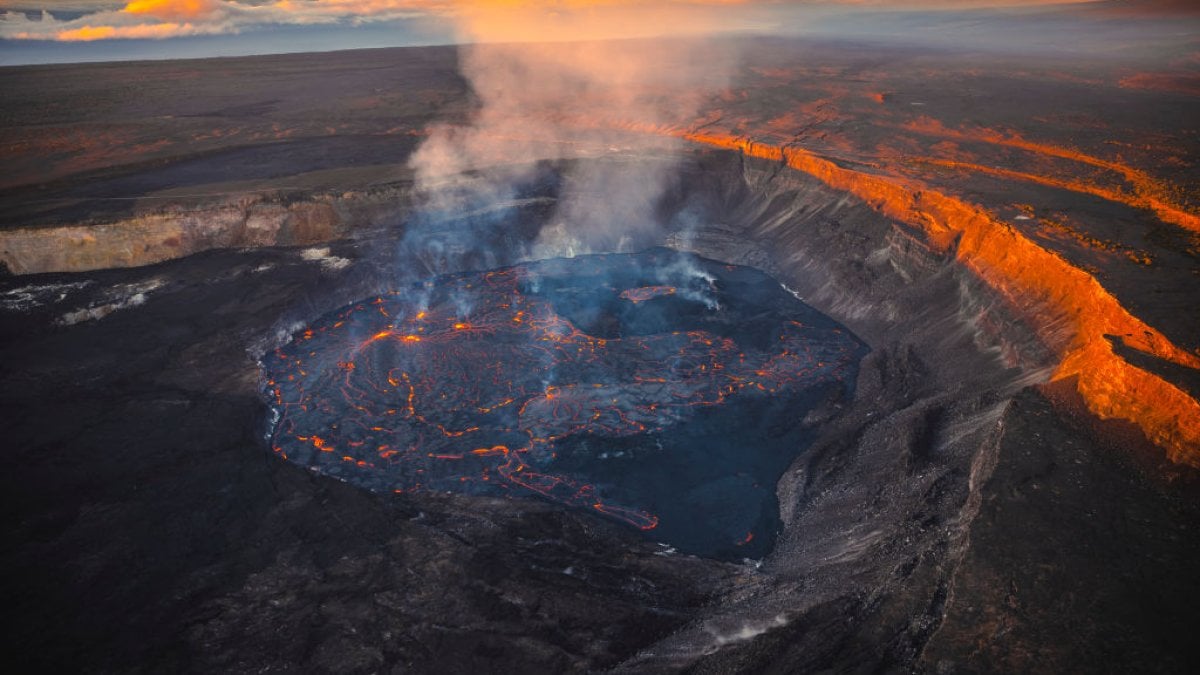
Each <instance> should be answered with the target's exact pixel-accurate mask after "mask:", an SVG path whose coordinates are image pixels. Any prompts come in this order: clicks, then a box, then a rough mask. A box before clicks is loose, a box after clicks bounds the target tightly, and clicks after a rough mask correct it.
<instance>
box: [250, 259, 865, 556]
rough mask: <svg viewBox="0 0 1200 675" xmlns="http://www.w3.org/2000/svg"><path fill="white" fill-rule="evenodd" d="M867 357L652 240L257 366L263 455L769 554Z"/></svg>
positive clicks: (407, 308)
mask: <svg viewBox="0 0 1200 675" xmlns="http://www.w3.org/2000/svg"><path fill="white" fill-rule="evenodd" d="M864 351H865V348H864V346H863V344H862V343H861V342H860V341H858V340H857V339H856V338H854V337H853V336H852V335H851V334H850V333H849V331H848V330H846V329H845V328H843V327H841V326H840V325H838V324H836V323H835V322H833V321H832V320H831V319H829V318H827V317H825V316H824V315H822V314H820V313H819V312H817V311H816V310H814V309H812V308H810V307H808V306H807V305H805V304H804V303H802V302H800V301H799V300H797V299H796V298H795V297H793V296H792V295H791V294H790V293H789V292H787V291H786V290H785V289H784V288H783V287H782V286H781V285H780V284H779V283H778V282H776V281H774V280H772V279H771V278H769V277H768V276H766V275H764V274H762V273H761V272H758V271H756V270H753V269H751V268H746V267H737V266H733V265H724V264H719V263H716V262H713V261H709V260H705V259H702V258H699V257H696V256H692V255H687V254H681V253H677V252H674V251H671V250H668V249H659V250H656V251H652V252H647V253H642V254H624V255H592V256H585V257H579V258H573V259H552V260H543V261H538V262H532V263H526V264H522V265H518V266H515V267H507V268H503V269H498V270H493V271H489V272H475V273H459V274H453V275H447V276H441V277H437V278H435V279H431V280H428V281H424V282H418V283H416V284H413V285H411V286H409V287H407V288H404V289H402V290H397V291H393V292H391V293H389V294H387V295H386V296H385V295H380V296H377V297H375V298H373V299H367V300H364V301H362V302H359V303H355V304H352V305H350V306H349V307H346V308H343V309H340V310H338V311H335V312H333V313H331V314H328V315H326V316H324V317H321V318H320V319H318V320H317V321H315V322H314V323H312V324H311V325H310V326H308V327H306V328H304V329H303V330H302V331H300V332H299V333H298V334H297V335H295V336H294V338H293V341H292V342H290V343H289V344H287V345H285V346H283V347H281V348H279V349H277V350H275V351H274V352H273V353H272V354H269V355H267V356H266V357H265V358H264V366H263V367H264V372H265V376H266V377H267V392H268V397H269V399H270V403H271V406H272V416H271V419H272V424H271V429H270V433H269V437H270V443H271V447H272V448H273V449H274V451H275V452H276V453H278V454H280V455H282V456H283V457H285V458H286V459H288V460H290V461H293V462H296V463H299V464H301V465H303V466H307V467H310V468H311V469H313V470H315V471H318V472H320V473H323V474H327V475H332V476H336V477H338V478H341V479H343V480H346V481H348V482H350V483H352V484H355V485H359V486H362V487H366V488H368V489H373V490H382V491H393V492H396V493H402V492H413V491H422V490H438V491H450V492H464V493H469V494H506V493H511V494H514V495H526V496H530V495H532V496H538V497H542V498H545V499H548V500H550V501H552V502H558V503H561V504H565V505H570V506H576V507H583V508H587V509H593V510H594V511H595V512H598V513H601V514H604V515H605V516H607V517H610V518H613V519H616V520H618V521H621V522H624V523H627V524H629V525H632V526H634V527H636V528H639V529H641V530H645V531H647V533H648V534H649V536H651V537H652V538H654V539H657V540H659V541H661V542H663V543H664V544H667V545H670V546H672V547H674V548H677V549H678V550H680V551H683V552H687V553H696V554H701V555H709V556H715V557H720V558H733V559H737V558H741V557H750V558H761V557H762V556H763V555H764V554H765V553H766V552H767V551H768V550H769V547H770V545H771V544H772V543H773V542H774V540H775V536H776V533H777V529H778V527H779V517H778V504H777V502H776V498H775V493H774V486H775V484H776V483H777V482H778V480H779V476H780V475H781V474H782V473H783V471H784V470H785V469H786V468H787V466H788V465H790V464H791V463H792V462H793V461H794V460H795V459H796V457H797V456H798V454H799V453H800V451H801V450H802V449H803V448H804V447H805V446H806V445H807V443H808V442H810V441H811V440H812V437H813V430H812V429H810V428H807V426H806V425H805V424H804V423H803V420H804V417H805V414H806V413H807V412H808V411H809V410H811V409H813V408H815V407H817V406H819V405H830V404H832V403H835V402H837V401H839V400H841V399H843V398H848V397H849V395H850V394H851V391H852V385H853V381H854V377H855V374H856V371H857V365H858V361H859V359H860V357H861V355H862V353H863V352H864Z"/></svg>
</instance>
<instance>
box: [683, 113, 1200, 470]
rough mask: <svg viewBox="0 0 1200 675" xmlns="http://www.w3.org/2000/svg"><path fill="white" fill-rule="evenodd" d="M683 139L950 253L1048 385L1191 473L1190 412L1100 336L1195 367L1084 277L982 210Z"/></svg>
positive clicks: (792, 152)
mask: <svg viewBox="0 0 1200 675" xmlns="http://www.w3.org/2000/svg"><path fill="white" fill-rule="evenodd" d="M684 137H685V138H687V139H688V140H691V141H694V142H698V143H703V144H706V145H710V146H715V147H719V148H727V149H731V150H737V151H739V152H741V153H743V154H745V155H747V156H750V157H757V158H761V159H766V160H769V161H777V162H782V163H785V164H786V165H787V166H789V167H791V168H792V169H795V170H798V171H802V172H804V173H807V174H809V175H812V176H814V177H816V178H817V179H819V180H821V181H822V182H824V183H826V184H827V185H829V186H830V187H833V188H835V189H837V190H842V191H845V192H847V193H850V194H853V195H855V196H856V197H858V198H859V199H862V200H863V201H864V202H866V203H867V204H868V205H870V206H871V207H872V208H874V209H875V210H877V211H879V212H880V213H882V214H884V215H886V216H888V217H890V218H893V219H895V220H897V221H900V222H902V223H905V224H907V225H909V226H910V227H913V228H914V229H916V230H917V231H918V232H919V233H921V234H922V235H923V236H924V238H925V239H926V241H927V242H928V244H929V246H930V247H931V248H933V249H934V250H937V251H940V252H943V253H946V254H952V255H953V256H954V257H955V258H956V259H957V260H958V261H959V262H960V263H961V264H963V265H964V266H965V267H966V268H967V269H969V270H971V271H972V272H973V273H975V274H977V275H978V276H979V277H980V278H982V279H983V280H984V281H985V282H987V283H988V284H989V285H990V286H992V287H993V288H994V289H996V290H997V291H998V292H999V293H1000V294H1001V295H1002V296H1003V297H1005V298H1006V299H1007V300H1009V301H1010V302H1011V303H1012V304H1013V305H1014V306H1015V307H1016V308H1017V309H1018V310H1019V311H1021V312H1023V313H1024V314H1025V315H1026V316H1027V317H1028V318H1029V319H1030V321H1029V323H1030V325H1031V326H1032V327H1033V329H1034V330H1037V331H1040V332H1041V333H1042V335H1041V337H1042V338H1043V339H1044V340H1045V341H1046V342H1047V344H1049V345H1050V346H1051V347H1052V348H1053V349H1055V351H1056V352H1057V353H1058V354H1059V356H1060V362H1059V365H1058V367H1057V369H1056V371H1055V373H1054V379H1055V380H1064V379H1068V378H1074V379H1075V382H1076V386H1077V388H1078V391H1079V393H1080V394H1081V395H1082V397H1083V400H1084V401H1085V402H1086V404H1087V406H1088V408H1089V409H1090V410H1091V411H1092V412H1093V413H1094V414H1096V415H1097V416H1099V417H1100V418H1102V419H1114V418H1115V419H1124V420H1129V421H1131V422H1133V423H1135V424H1136V425H1138V426H1139V427H1140V428H1141V429H1142V431H1143V432H1144V433H1145V434H1146V436H1147V437H1148V438H1149V439H1150V440H1151V441H1153V442H1154V443H1156V444H1158V445H1159V446H1161V447H1163V448H1164V449H1165V450H1166V452H1167V455H1168V457H1169V458H1170V459H1171V460H1172V461H1175V462H1180V463H1186V464H1189V465H1192V466H1200V404H1198V403H1197V402H1196V401H1195V400H1194V399H1193V398H1191V397H1190V396H1189V395H1188V394H1187V393H1185V392H1184V391H1182V390H1181V389H1179V388H1178V387H1176V386H1175V385H1173V384H1171V383H1169V382H1167V381H1166V380H1164V379H1162V378H1160V377H1158V376H1157V375H1155V374H1153V373H1150V372H1147V371H1145V370H1142V369H1140V368H1137V367H1135V366H1133V365H1131V364H1130V363H1128V362H1127V361H1125V360H1124V359H1122V358H1121V357H1120V356H1119V355H1117V354H1116V353H1115V352H1114V351H1113V348H1112V345H1111V344H1110V342H1109V341H1108V340H1107V339H1106V338H1105V336H1106V335H1114V336H1119V337H1121V338H1123V339H1124V341H1125V343H1126V344H1127V345H1129V346H1131V347H1133V348H1135V349H1138V350H1140V351H1143V352H1146V353H1149V354H1152V355H1154V356H1156V357H1158V358H1160V359H1164V360H1167V361H1170V362H1172V363H1176V364H1180V365H1183V366H1186V367H1189V368H1200V357H1198V356H1197V355H1196V354H1192V353H1190V352H1188V351H1186V350H1184V349H1181V348H1180V347H1178V346H1176V345H1175V344H1173V343H1172V342H1171V341H1170V340H1169V339H1168V338H1167V337H1166V336H1164V335H1163V334H1162V333H1160V332H1159V331H1157V330H1155V329H1154V328H1153V327H1151V326H1149V325H1148V324H1146V323H1145V322H1143V321H1141V320H1139V319H1138V318H1137V317H1135V316H1133V315H1131V314H1130V313H1129V312H1128V311H1127V310H1126V309H1125V308H1124V307H1123V306H1122V305H1121V304H1120V302H1118V301H1117V299H1116V298H1115V297H1114V296H1113V295H1112V294H1111V293H1109V292H1108V291H1107V290H1105V289H1104V288H1103V287H1102V286H1101V285H1100V284H1099V283H1098V282H1097V281H1096V279H1095V278H1093V277H1092V276H1091V275H1089V274H1088V273H1087V272H1085V271H1084V270H1081V269H1079V268H1078V267H1075V266H1073V265H1071V264H1070V263H1068V262H1067V261H1066V260H1065V259H1063V258H1061V257H1060V256H1058V255H1057V254H1055V253H1053V252H1052V251H1049V250H1047V249H1045V248H1042V247H1040V246H1038V245H1037V244H1036V243H1034V242H1033V241H1031V240H1030V239H1028V238H1027V237H1025V236H1024V235H1022V234H1021V233H1019V232H1017V231H1016V230H1014V229H1013V228H1012V227H1010V226H1009V225H1007V224H1006V223H1004V222H1001V221H999V220H997V219H996V218H994V217H992V216H990V215H989V214H988V213H986V212H985V211H984V210H982V209H980V208H978V207H976V206H973V205H971V204H968V203H966V202H964V201H961V200H959V199H956V198H953V197H949V196H946V195H943V194H940V193H938V192H935V191H931V190H928V189H923V188H921V187H919V186H916V185H912V186H910V185H905V184H903V183H901V182H900V181H897V180H895V179H890V178H888V179H885V178H882V177H879V176H874V175H870V174H866V173H862V172H857V171H852V170H849V169H844V168H842V167H840V166H838V165H837V164H835V163H833V162H831V161H828V160H826V159H823V158H821V157H818V156H816V155H813V154H811V153H808V152H805V151H803V150H799V149H793V148H786V149H785V148H779V147H774V146H771V145H764V144H759V143H754V142H751V141H748V140H746V139H743V138H739V137H735V136H727V135H720V134H704V133H688V134H684ZM1064 323H1065V324H1066V325H1067V326H1068V327H1069V328H1070V338H1069V339H1067V340H1065V341H1064V340H1063V339H1061V338H1060V337H1059V336H1058V335H1057V334H1056V333H1057V331H1058V330H1059V327H1060V326H1061V325H1063V324H1064Z"/></svg>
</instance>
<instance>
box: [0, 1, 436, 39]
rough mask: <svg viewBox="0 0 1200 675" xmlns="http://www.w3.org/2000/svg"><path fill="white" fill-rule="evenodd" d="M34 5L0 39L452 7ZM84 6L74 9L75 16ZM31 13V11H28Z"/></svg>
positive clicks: (154, 32)
mask: <svg viewBox="0 0 1200 675" xmlns="http://www.w3.org/2000/svg"><path fill="white" fill-rule="evenodd" d="M29 4H40V5H41V6H42V7H41V8H42V12H41V15H40V16H35V17H34V18H31V17H30V16H28V15H27V14H26V12H19V11H12V10H10V11H7V12H4V13H0V38H3V39H10V40H58V41H63V42H78V41H90V40H111V39H162V38H169V37H176V36H181V35H203V34H209V35H211V34H219V33H238V32H241V31H243V30H249V29H254V28H261V27H268V26H294V25H319V24H334V23H365V22H372V21H390V20H395V19H399V18H406V17H412V16H420V15H426V14H446V13H448V12H450V11H452V10H453V5H455V4H457V3H449V2H439V1H437V0H362V1H357V2H356V1H353V0H276V1H274V2H270V1H268V2H259V3H253V4H252V3H250V2H238V1H236V0H130V1H129V2H127V3H126V4H125V5H123V6H119V8H114V7H111V6H109V7H105V6H103V5H97V6H96V9H95V11H91V12H87V11H85V12H84V13H83V14H82V15H81V16H77V17H75V18H70V19H59V18H57V17H55V16H54V14H53V13H52V10H54V9H58V8H60V6H58V5H55V4H54V3H29ZM85 6H86V5H81V4H80V3H76V4H73V5H71V8H72V9H74V10H76V11H78V10H79V9H81V8H82V7H85ZM36 8H37V7H36V6H35V7H34V9H36Z"/></svg>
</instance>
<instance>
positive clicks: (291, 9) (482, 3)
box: [0, 0, 1200, 65]
mask: <svg viewBox="0 0 1200 675" xmlns="http://www.w3.org/2000/svg"><path fill="white" fill-rule="evenodd" d="M1197 5H1200V2H1191V1H1189V0H1056V1H1054V2H1047V0H954V1H951V0H915V1H914V0H841V1H837V0H830V1H808V2H787V1H783V0H474V1H471V0H115V1H113V0H0V65H13V64H21V63H47V62H75V61H104V60H126V59H142V58H188V57H204V56H234V55H246V54H265V53H281V52H296V51H322V50H332V49H353V48H366V47H389V46H416V45H431V44H451V43H462V42H481V41H538V40H579V39H589V38H608V37H647V36H656V35H662V34H688V33H711V32H739V31H742V32H748V31H755V32H775V33H780V32H782V33H794V32H805V31H813V32H821V31H825V32H837V31H841V32H846V33H850V34H853V33H855V32H858V33H864V34H865V33H880V32H887V31H888V30H893V31H900V30H907V28H905V24H904V21H903V20H901V21H900V22H899V23H896V21H897V20H896V18H895V16H894V13H896V12H899V13H901V14H902V15H903V16H904V17H913V16H920V17H930V16H935V17H937V16H940V17H943V19H940V20H943V21H944V20H945V18H944V17H947V16H954V17H956V18H958V17H957V15H959V14H961V13H962V12H964V11H966V12H975V13H978V12H985V13H986V12H990V13H991V14H992V15H999V16H1011V15H1013V14H1014V13H1016V14H1017V15H1021V13H1026V14H1027V13H1030V12H1039V11H1046V10H1047V9H1048V8H1052V9H1054V10H1055V11H1075V12H1076V13H1079V10H1090V11H1093V13H1095V14H1096V15H1097V16H1100V15H1101V14H1103V13H1109V14H1113V13H1114V12H1115V13H1116V14H1122V15H1123V16H1128V15H1129V14H1130V13H1132V14H1134V15H1138V14H1147V13H1151V12H1154V11H1161V10H1163V9H1164V8H1165V9H1167V10H1171V9H1174V10H1181V9H1184V8H1188V7H1192V6H1197ZM1114 15H1115V14H1114ZM889 26H890V27H891V28H889ZM931 32H936V31H931Z"/></svg>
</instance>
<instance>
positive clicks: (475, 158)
mask: <svg viewBox="0 0 1200 675" xmlns="http://www.w3.org/2000/svg"><path fill="white" fill-rule="evenodd" d="M547 4H548V3H547ZM685 5H686V7H685ZM555 6H556V9H555V10H554V11H550V10H549V9H547V7H546V6H543V5H542V4H540V3H522V7H521V8H519V9H512V8H511V7H509V8H506V9H504V10H502V11H501V10H489V9H466V10H464V11H463V12H462V13H461V14H459V15H458V16H457V21H458V27H459V30H460V32H461V37H462V38H463V41H464V42H467V43H469V44H467V45H466V46H464V47H462V48H461V49H460V64H461V65H460V69H461V72H462V74H463V76H464V77H465V78H466V79H467V80H468V82H469V83H470V85H471V88H472V90H473V92H474V94H475V97H476V100H477V104H478V107H477V110H476V112H475V114H474V115H473V117H472V119H471V121H470V122H469V124H467V125H465V126H462V125H459V126H452V125H444V126H440V127H437V128H435V129H433V130H432V132H431V135H430V136H429V138H428V139H427V141H426V142H425V143H424V144H423V145H422V146H421V147H420V148H419V149H418V151H417V152H416V153H415V154H414V155H413V157H412V158H411V160H410V165H411V167H412V168H413V169H414V171H415V174H416V177H417V188H418V190H417V192H418V195H419V197H420V199H422V200H423V206H424V209H423V214H424V216H423V217H424V218H425V219H426V220H424V221H422V222H419V223H418V226H417V227H416V228H415V229H414V230H413V232H412V235H411V236H410V238H409V240H410V244H411V243H412V241H413V239H421V241H422V242H424V241H426V240H429V241H434V242H436V243H435V244H433V245H435V246H438V247H441V248H443V249H444V248H446V242H445V236H446V231H447V228H446V227H444V226H439V227H436V228H435V227H431V226H430V225H429V223H428V215H429V214H431V213H435V214H442V215H443V217H444V216H446V215H448V214H454V213H462V212H476V211H478V210H479V209H480V208H481V206H482V205H484V204H489V203H490V204H505V203H511V202H513V200H516V199H518V198H519V197H520V196H521V190H522V189H523V187H525V186H528V185H529V184H531V183H533V182H535V181H537V180H539V172H540V171H542V170H544V164H545V163H546V162H560V161H562V160H570V159H575V158H597V157H602V158H603V159H594V160H593V161H588V162H579V163H575V164H571V165H570V166H569V168H568V170H567V172H566V174H565V176H564V177H563V178H562V180H563V184H562V186H561V192H560V197H559V201H558V205H557V208H556V212H555V213H554V214H553V216H552V217H551V219H550V220H549V222H548V223H547V225H546V226H545V227H543V229H542V230H541V233H540V235H539V236H538V238H537V240H536V242H535V243H534V245H533V247H532V249H531V250H529V251H528V254H529V255H531V256H532V257H537V258H541V257H549V256H555V255H574V254H580V253H586V252H597V251H621V250H632V249H636V248H640V247H644V246H646V245H648V243H650V242H652V241H653V240H654V237H653V235H654V233H655V232H656V230H657V228H658V221H659V219H658V214H657V213H656V210H657V207H658V204H659V201H660V198H661V196H662V194H663V190H664V189H665V187H666V186H667V184H668V181H669V180H670V178H671V176H672V175H673V172H674V169H675V168H676V162H675V154H676V152H677V150H678V148H677V146H676V143H678V141H675V140H672V139H670V138H667V137H665V135H663V134H644V133H641V132H644V131H646V130H651V129H662V128H664V127H676V126H681V125H686V124H689V123H691V122H692V121H693V120H694V119H695V117H696V115H697V112H698V110H699V109H700V106H701V104H702V102H703V101H704V100H705V99H706V98H708V97H709V96H711V95H712V94H713V93H714V92H715V91H717V90H719V89H720V88H722V87H723V86H725V84H726V82H727V78H728V77H729V76H730V74H731V70H732V67H733V65H734V60H735V55H734V54H733V53H732V52H731V51H730V48H729V43H728V42H725V41H718V40H711V39H709V37H710V36H711V35H712V34H713V33H715V32H716V31H718V30H720V29H723V28H728V27H730V26H731V25H735V24H734V23H733V22H731V21H729V17H730V16H731V15H728V14H727V13H726V10H724V9H723V8H720V7H714V6H707V5H706V6H700V5H698V4H696V3H678V2H672V3H653V2H650V3H645V2H642V3H622V2H615V3H607V4H604V5H601V6H596V5H583V4H572V3H555ZM551 39H552V40H553V41H550V40H551ZM526 40H536V41H526ZM493 215H494V216H497V217H498V216H499V215H500V213H499V212H495V213H494V214H493ZM419 220H420V219H419ZM434 221H436V222H444V220H442V219H439V218H434ZM496 222H499V220H492V221H486V220H485V222H483V223H482V225H481V223H480V221H479V219H472V221H471V223H470V224H469V225H461V226H460V227H459V230H460V232H461V233H464V234H470V236H472V237H475V241H472V242H468V243H466V244H463V243H462V242H460V243H459V244H458V245H459V246H460V247H462V246H464V245H465V246H472V245H482V244H483V242H486V241H488V240H489V239H491V238H494V237H493V236H492V235H493V234H494V233H488V232H480V231H479V228H480V227H481V226H482V227H484V228H486V227H488V226H489V223H493V224H494V223H496ZM433 231H436V232H437V236H433V237H431V236H430V234H431V233H432V232H433ZM422 245H424V244H422Z"/></svg>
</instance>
